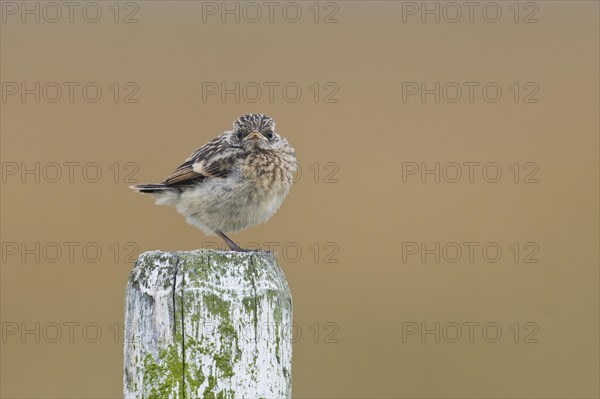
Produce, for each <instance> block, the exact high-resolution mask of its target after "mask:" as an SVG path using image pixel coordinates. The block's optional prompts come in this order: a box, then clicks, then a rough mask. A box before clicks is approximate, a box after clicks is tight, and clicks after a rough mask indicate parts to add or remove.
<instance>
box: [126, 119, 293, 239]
mask: <svg viewBox="0 0 600 399" xmlns="http://www.w3.org/2000/svg"><path fill="white" fill-rule="evenodd" d="M296 168H297V164H296V156H295V151H294V149H293V148H292V146H291V145H290V144H289V143H288V141H287V140H286V139H285V138H283V137H281V136H280V135H279V134H277V133H276V132H275V122H273V119H271V118H270V117H268V116H266V115H263V114H247V115H243V116H241V117H240V118H239V119H238V120H236V121H235V122H234V124H233V130H231V131H226V132H225V133H223V134H221V135H220V136H218V137H216V138H215V139H213V140H211V141H209V142H208V143H207V144H205V145H203V146H202V147H200V148H198V149H197V150H196V151H194V152H193V153H192V155H190V157H189V158H188V159H186V160H185V162H184V163H183V164H181V166H179V167H178V168H177V169H175V171H174V172H173V173H172V174H171V175H170V176H169V177H167V178H166V179H165V180H164V181H163V182H162V183H158V184H139V185H135V186H131V188H132V189H134V190H136V191H138V192H140V193H150V194H152V195H153V196H154V197H155V198H156V204H157V205H172V206H174V207H175V208H176V209H177V211H178V212H179V213H180V214H182V215H183V216H184V217H185V219H186V221H187V222H188V223H190V224H192V225H194V226H196V227H198V228H199V229H200V230H202V231H204V233H206V234H207V235H213V234H217V235H219V236H220V237H221V238H222V239H223V240H225V242H226V243H227V245H228V246H229V248H231V250H233V251H244V249H242V248H240V247H239V246H238V245H237V244H236V243H235V242H233V241H232V240H231V239H230V238H229V237H227V236H226V235H225V233H228V232H235V231H239V230H242V229H244V228H246V227H249V226H253V225H256V224H259V223H263V222H266V221H267V220H268V219H269V218H270V217H271V216H273V214H274V213H275V212H276V211H277V209H279V207H280V206H281V203H282V202H283V200H284V199H285V197H286V196H287V194H288V192H289V191H290V187H291V185H292V180H293V177H294V173H295V172H296Z"/></svg>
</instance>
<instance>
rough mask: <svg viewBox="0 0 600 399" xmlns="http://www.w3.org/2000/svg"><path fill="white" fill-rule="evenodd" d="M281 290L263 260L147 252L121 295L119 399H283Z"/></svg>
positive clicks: (271, 261) (285, 317) (287, 387)
mask: <svg viewBox="0 0 600 399" xmlns="http://www.w3.org/2000/svg"><path fill="white" fill-rule="evenodd" d="M291 328H292V301H291V295H290V291H289V288H288V285H287V282H286V280H285V277H284V275H283V272H282V271H281V269H280V268H279V266H278V265H277V262H276V261H275V258H274V256H273V255H272V253H269V252H247V253H246V252H242V253H240V252H230V251H215V250H198V251H192V252H160V251H154V252H146V253H144V254H142V255H140V257H139V258H138V260H137V262H136V264H135V267H134V269H133V270H132V272H131V274H130V277H129V282H128V284H127V291H126V308H125V373H124V385H125V387H124V390H125V397H126V398H181V399H182V398H245V397H251V398H260V397H264V398H286V397H287V398H290V397H291V352H292V347H291V340H290V338H291V337H290V336H291Z"/></svg>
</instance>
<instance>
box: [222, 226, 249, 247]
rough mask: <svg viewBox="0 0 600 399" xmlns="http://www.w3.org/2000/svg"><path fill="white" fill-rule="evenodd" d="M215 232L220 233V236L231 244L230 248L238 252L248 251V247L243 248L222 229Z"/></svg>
mask: <svg viewBox="0 0 600 399" xmlns="http://www.w3.org/2000/svg"><path fill="white" fill-rule="evenodd" d="M215 233H217V234H218V235H219V237H221V238H222V239H223V241H225V243H226V244H227V245H228V246H229V248H230V249H231V250H232V251H236V252H248V250H247V249H243V248H241V247H240V246H239V245H237V244H236V243H235V242H233V240H232V239H231V238H229V237H227V236H226V235H225V233H223V232H222V231H218V230H217V231H215Z"/></svg>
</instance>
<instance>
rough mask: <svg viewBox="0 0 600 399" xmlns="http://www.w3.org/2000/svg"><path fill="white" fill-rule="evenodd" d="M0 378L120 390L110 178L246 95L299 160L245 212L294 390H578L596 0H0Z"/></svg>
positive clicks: (166, 168) (173, 242)
mask: <svg viewBox="0 0 600 399" xmlns="http://www.w3.org/2000/svg"><path fill="white" fill-rule="evenodd" d="M0 11H1V18H2V20H1V25H0V36H1V37H0V54H1V61H0V80H1V82H2V93H1V94H2V101H1V103H0V105H1V108H2V109H1V112H0V118H1V124H0V128H1V157H2V192H1V197H0V198H1V218H2V224H1V236H2V237H1V245H2V248H1V250H2V253H1V257H2V265H1V269H0V270H1V274H0V277H1V285H0V288H1V297H0V299H1V315H0V318H1V323H2V340H1V363H0V366H1V372H0V377H1V384H0V385H1V389H0V394H1V396H2V397H3V398H118V397H120V396H122V367H123V356H122V352H123V333H122V328H123V319H124V292H125V284H126V281H127V276H128V273H129V271H130V270H131V268H132V266H133V263H134V261H135V259H136V258H137V256H138V255H139V254H140V253H142V252H144V251H148V250H155V249H162V250H192V249H196V248H200V247H208V248H211V247H212V248H216V247H223V246H222V243H221V241H220V240H218V239H216V238H214V237H207V236H204V235H203V234H202V232H200V231H199V230H196V229H194V228H193V227H192V226H189V225H187V224H186V223H185V221H184V220H183V218H182V217H181V216H179V215H178V214H177V213H176V212H175V210H173V209H171V208H167V207H156V206H155V205H154V204H153V201H152V200H151V198H149V197H147V196H140V195H139V194H136V193H134V192H133V191H132V190H130V189H129V188H128V186H129V185H130V184H134V183H149V182H158V181H161V180H162V179H164V178H165V177H166V176H167V175H169V174H170V172H172V170H173V169H174V168H175V167H177V166H178V165H179V164H180V163H181V162H182V161H183V160H184V159H185V158H186V157H187V156H188V155H189V154H190V153H191V152H192V151H193V150H194V149H195V148H196V147H198V146H200V145H202V144H204V143H206V142H207V141H208V140H210V139H211V138H213V137H214V136H216V135H217V134H220V133H222V132H223V131H224V130H229V129H231V128H232V123H233V121H234V120H235V119H236V118H237V117H239V116H240V115H242V114H244V113H248V112H258V113H265V114H268V115H270V116H272V117H273V118H274V119H275V121H276V123H277V131H278V132H279V133H280V134H282V135H284V136H285V137H286V138H288V140H289V141H290V142H291V143H292V145H294V147H295V148H296V151H297V155H298V161H299V164H300V167H301V169H300V171H299V173H298V176H297V178H296V182H295V185H294V186H293V188H292V191H291V193H290V195H289V197H288V199H287V200H286V201H285V202H284V205H283V206H282V208H281V209H280V210H279V212H278V213H277V214H276V215H275V216H274V217H273V218H272V219H271V220H270V221H269V222H268V223H266V224H264V225H261V226H257V227H254V228H250V229H247V230H245V231H243V232H242V233H239V234H232V238H233V239H234V240H235V241H237V242H238V243H240V244H241V245H242V246H249V247H252V246H260V247H262V248H265V249H267V248H271V249H274V250H275V251H276V252H277V253H278V260H279V263H280V265H281V267H282V269H283V270H284V272H285V274H286V277H287V280H288V282H289V285H290V288H291V291H292V294H293V299H294V321H295V325H296V330H297V333H296V334H295V336H294V345H293V370H292V373H293V393H294V397H298V398H366V397H378V398H432V397H435V398H451V397H452V398H509V397H510V398H542V397H543V398H550V397H554V398H563V397H569V398H574V397H577V398H595V397H598V395H599V386H598V373H599V358H598V350H599V348H598V344H599V341H598V335H599V331H598V327H599V324H598V323H599V318H598V313H599V312H598V310H599V309H598V302H599V301H598V300H599V297H598V295H599V268H598V264H599V244H598V239H599V237H598V225H599V220H598V216H599V213H598V161H599V160H598V157H599V141H598V131H599V115H598V109H599V101H598V99H599V84H600V82H599V73H598V72H599V50H598V49H599V5H598V3H597V2H589V1H581V2H577V1H575V2H566V1H565V2H560V1H552V2H550V1H543V2H542V1H537V2H471V3H469V4H468V5H465V4H463V3H462V2H451V3H445V2H388V1H373V2H371V1H370V2H366V1H337V2H277V1H275V2H271V3H269V2H250V3H247V2H200V1H198V2H195V1H169V2H167V1H132V2H125V1H122V2H99V1H98V2H78V1H75V2H72V3H69V4H64V3H62V2H20V1H19V2H12V1H2V2H1V3H0Z"/></svg>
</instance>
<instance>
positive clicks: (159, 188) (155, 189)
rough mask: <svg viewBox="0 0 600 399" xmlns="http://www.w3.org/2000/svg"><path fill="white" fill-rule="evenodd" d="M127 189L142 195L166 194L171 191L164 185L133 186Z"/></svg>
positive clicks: (171, 188)
mask: <svg viewBox="0 0 600 399" xmlns="http://www.w3.org/2000/svg"><path fill="white" fill-rule="evenodd" d="M129 188H131V189H133V190H135V191H137V192H138V193H143V194H158V193H165V194H166V193H168V192H170V191H172V190H173V187H171V186H167V185H166V184H161V183H158V184H137V185H135V186H129Z"/></svg>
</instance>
